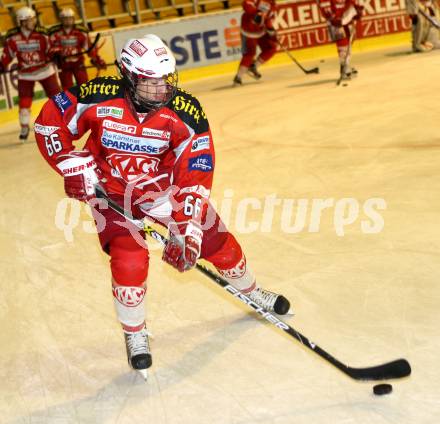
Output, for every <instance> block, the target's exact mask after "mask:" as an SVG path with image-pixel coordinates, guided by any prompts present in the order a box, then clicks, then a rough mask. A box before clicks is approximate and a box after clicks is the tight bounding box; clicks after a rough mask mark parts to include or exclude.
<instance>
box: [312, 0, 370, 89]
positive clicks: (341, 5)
mask: <svg viewBox="0 0 440 424" xmlns="http://www.w3.org/2000/svg"><path fill="white" fill-rule="evenodd" d="M317 1H318V5H319V9H320V11H321V14H322V15H323V16H324V18H325V19H326V20H327V25H328V29H329V34H330V39H331V40H332V41H333V42H335V43H336V47H337V49H338V57H339V72H340V80H349V79H351V78H352V77H355V76H356V75H357V73H358V72H357V70H356V69H355V68H353V67H351V66H350V61H351V48H352V45H353V40H354V36H355V32H356V27H355V24H356V21H358V20H359V19H360V18H361V16H362V11H363V8H364V7H363V5H362V4H361V3H360V0H317Z"/></svg>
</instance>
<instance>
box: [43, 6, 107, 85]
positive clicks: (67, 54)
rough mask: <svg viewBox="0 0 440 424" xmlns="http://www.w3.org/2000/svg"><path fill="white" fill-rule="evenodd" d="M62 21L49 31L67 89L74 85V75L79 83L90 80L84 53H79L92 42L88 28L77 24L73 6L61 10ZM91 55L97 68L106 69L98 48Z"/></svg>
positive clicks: (62, 82) (62, 81) (61, 76)
mask: <svg viewBox="0 0 440 424" xmlns="http://www.w3.org/2000/svg"><path fill="white" fill-rule="evenodd" d="M60 21H61V23H60V24H59V25H55V26H54V27H52V28H51V29H50V31H49V33H50V42H51V52H52V53H53V54H54V55H56V57H57V59H58V60H57V62H58V67H59V69H60V73H59V76H60V80H61V85H62V87H63V90H67V89H68V88H70V87H72V86H73V77H75V81H76V84H78V85H80V84H82V83H84V82H87V81H88V79H89V78H88V75H87V70H86V67H85V65H84V55H83V54H78V53H81V52H85V51H87V49H88V48H89V46H90V45H91V42H90V38H89V35H88V31H87V29H86V28H84V27H82V26H80V25H76V24H75V12H74V11H73V10H72V9H71V8H65V9H62V10H61V12H60ZM72 55H75V56H72ZM89 56H90V58H91V62H92V65H94V66H95V67H96V68H97V69H99V70H100V69H106V64H105V62H104V60H103V59H102V58H101V57H100V56H99V54H98V51H97V49H96V48H94V49H92V51H90V52H89Z"/></svg>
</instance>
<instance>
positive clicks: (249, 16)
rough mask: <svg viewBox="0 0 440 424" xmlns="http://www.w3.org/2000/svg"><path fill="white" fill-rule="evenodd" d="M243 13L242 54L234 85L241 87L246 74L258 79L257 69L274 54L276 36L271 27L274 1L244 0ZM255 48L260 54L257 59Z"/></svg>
mask: <svg viewBox="0 0 440 424" xmlns="http://www.w3.org/2000/svg"><path fill="white" fill-rule="evenodd" d="M242 6H243V10H244V13H243V14H242V15H241V39H242V43H241V44H242V54H243V57H242V58H241V61H240V64H239V67H238V71H237V74H236V75H235V77H234V85H241V84H242V78H243V75H244V74H245V73H246V72H247V73H248V74H249V75H250V76H252V77H253V78H255V79H260V78H261V74H260V72H259V71H258V67H259V66H260V65H262V64H263V63H265V62H267V61H268V60H269V59H270V58H271V57H272V56H273V55H274V54H275V52H276V49H277V38H276V37H277V34H276V31H275V29H274V26H273V19H274V17H275V10H276V5H275V0H244V1H243V4H242ZM257 47H260V50H261V52H260V54H259V55H258V57H257V59H255V55H256V54H257Z"/></svg>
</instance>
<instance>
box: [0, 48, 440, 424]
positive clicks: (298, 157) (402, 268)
mask: <svg viewBox="0 0 440 424" xmlns="http://www.w3.org/2000/svg"><path fill="white" fill-rule="evenodd" d="M406 50H408V48H407V47H401V48H395V49H391V50H383V51H379V52H375V53H369V54H362V55H361V54H357V55H355V56H354V64H355V66H357V68H358V69H359V77H358V79H357V80H355V81H353V82H350V83H349V85H348V86H347V87H336V86H335V82H336V79H337V77H338V65H337V63H336V61H335V60H327V61H326V62H325V63H319V66H320V68H321V73H320V74H319V75H309V76H307V75H304V74H302V73H301V71H300V70H299V69H298V68H296V66H295V65H294V64H289V65H285V66H279V67H273V68H270V67H268V68H266V69H265V68H264V67H263V68H262V73H263V78H262V80H261V81H259V82H253V81H252V80H251V79H250V78H248V79H246V80H245V83H246V84H245V85H244V86H243V87H238V88H230V85H231V82H232V77H233V76H232V75H225V76H221V77H216V78H211V79H205V80H203V81H199V82H196V83H191V84H185V86H184V87H185V88H186V89H188V90H190V91H192V92H193V93H194V94H195V95H197V96H198V97H199V99H200V101H201V102H202V104H203V105H204V108H205V111H206V113H207V115H208V117H209V119H210V122H211V125H212V131H213V134H214V139H215V145H216V175H215V182H214V189H213V199H214V200H216V201H217V203H218V209H219V210H220V211H221V213H222V216H224V218H225V220H226V221H227V222H228V224H229V227H230V229H231V230H232V231H233V232H234V234H236V236H237V238H238V239H239V240H240V242H241V243H242V245H243V247H244V249H245V251H246V254H247V257H248V260H249V263H250V265H251V266H252V268H253V269H254V271H255V273H256V275H257V277H258V280H259V282H260V284H261V285H263V286H264V287H266V288H268V289H273V290H275V291H279V292H282V293H283V294H284V295H285V296H287V297H289V298H290V300H291V302H292V304H293V307H294V309H295V313H296V315H295V317H293V318H288V322H289V323H291V324H292V325H293V326H294V327H295V328H297V329H298V330H300V331H301V332H303V333H304V334H305V335H306V336H308V337H310V338H311V339H312V340H313V341H315V342H316V343H318V344H319V345H320V346H322V347H323V348H324V349H326V350H328V351H329V352H330V353H332V354H334V355H335V356H336V357H337V358H339V359H340V360H342V361H344V362H347V363H348V364H350V365H351V366H355V367H361V366H371V365H376V364H378V363H382V362H386V361H389V360H393V359H397V358H399V357H405V358H407V359H408V360H409V361H410V363H411V365H412V367H413V374H412V376H411V377H410V378H407V379H404V380H400V381H398V380H396V381H393V382H392V384H393V387H394V390H393V393H392V394H391V395H389V396H385V397H379V398H378V397H376V396H374V395H373V393H372V386H373V385H374V383H359V382H354V381H352V380H350V379H349V378H348V377H346V376H344V375H343V374H342V373H340V372H339V371H338V370H336V369H334V368H333V367H332V366H330V365H328V364H327V363H326V362H325V361H323V360H322V359H320V358H319V357H318V356H316V355H314V354H313V353H312V352H310V351H309V350H306V349H305V348H303V347H301V345H300V344H299V343H298V342H296V341H295V340H293V339H291V338H289V337H287V336H286V335H284V334H283V333H282V332H280V331H278V330H277V329H275V328H274V327H273V326H270V325H269V324H265V323H264V322H263V321H261V320H260V319H258V318H256V317H255V315H254V314H253V313H252V312H250V311H248V310H247V309H246V308H245V307H244V306H242V305H241V303H239V302H238V301H236V300H234V299H231V297H230V296H229V295H228V294H226V293H224V292H223V291H222V290H221V289H220V288H218V287H217V286H215V285H214V284H213V283H211V282H210V281H209V280H207V279H206V277H204V276H203V275H201V274H199V273H197V272H195V271H194V272H191V273H187V274H185V275H178V273H177V272H174V271H173V270H171V269H169V267H167V266H166V265H165V264H163V263H162V262H161V261H160V256H159V255H158V254H157V253H156V252H157V251H158V249H157V248H154V246H153V247H152V250H153V253H152V260H151V265H150V276H149V291H148V296H147V306H148V308H147V309H148V325H149V328H150V330H152V332H153V333H154V335H155V338H154V340H153V341H152V351H153V367H152V368H151V370H150V371H149V382H148V383H147V384H145V383H144V381H143V380H142V378H141V376H138V375H137V374H136V373H135V372H133V371H130V370H129V369H128V366H127V363H126V355H125V347H124V341H123V336H122V333H121V331H120V329H119V326H118V323H117V322H116V320H115V316H114V311H113V301H112V296H111V290H110V271H109V267H108V264H107V261H108V259H107V257H106V256H105V255H104V254H103V253H101V251H100V248H99V245H98V242H97V240H96V235H95V234H91V233H90V231H88V230H89V229H90V227H91V218H90V216H88V215H87V213H86V210H85V209H84V208H83V207H81V210H79V209H77V208H75V206H73V211H72V213H71V214H70V215H68V217H67V218H66V220H65V221H63V220H61V219H60V218H58V219H56V218H55V215H56V211H57V208H58V211H59V212H60V211H61V212H62V210H63V209H62V207H63V204H61V205H60V204H59V201H60V199H62V197H63V186H62V182H61V179H60V178H59V177H58V176H57V175H56V174H55V172H53V171H52V170H51V169H50V168H49V167H48V166H47V165H46V163H45V162H43V160H42V159H41V158H40V155H39V153H38V151H37V148H36V145H35V143H34V142H32V140H31V141H30V142H28V143H27V144H25V145H21V144H19V142H18V140H17V141H16V139H17V134H18V129H17V125H13V126H12V125H9V126H4V127H3V128H2V131H1V135H0V170H1V171H0V183H1V187H2V194H1V208H2V210H1V213H0V228H1V232H0V264H1V266H0V276H1V289H0V328H1V331H0V343H1V349H0V422H2V423H13V424H18V423H32V424H34V423H57V424H59V423H60V424H61V423H63V424H64V423H87V424H92V423H100V424H101V423H102V424H103V423H121V424H122V423H152V424H153V423H154V424H165V423H167V424H177V423H182V424H202V423H203V424H205V423H212V424H217V423H222V424H223V423H224V424H245V423H246V424H247V423H249V424H250V423H262V424H284V423H286V424H287V423H289V424H290V423H295V424H310V423H313V424H328V423H337V424H367V423H374V424H382V423H387V424H389V423H395V424H414V423H417V424H433V423H435V422H437V421H438V416H439V413H440V396H439V393H440V371H439V370H440V367H439V354H438V352H439V350H440V334H439V333H440V330H439V328H440V326H439V322H440V312H439V309H440V308H439V305H440V285H439V276H440V253H439V252H440V241H439V240H440V227H439V210H440V196H439V187H440V127H439V110H440V109H439V100H438V99H439V76H438V75H439V69H440V55H439V54H438V53H437V52H433V53H429V54H425V55H423V54H419V55H408V54H405V52H406ZM316 64H317V62H310V63H305V64H304V65H305V66H309V67H312V66H315V65H316ZM375 198H376V199H383V200H381V202H382V203H380V202H379V203H378V204H381V205H382V206H384V207H385V209H383V210H379V209H377V208H376V211H377V213H378V214H379V215H380V217H381V218H382V219H383V224H384V226H383V229H382V230H381V231H379V232H377V233H370V234H368V233H365V231H363V228H367V227H368V225H367V224H368V223H370V224H371V223H372V220H371V219H370V218H369V216H368V215H367V214H366V212H365V209H364V208H365V207H366V206H365V204H366V202H367V201H369V199H375ZM243 199H247V200H243ZM301 199H302V200H301ZM326 199H327V200H326ZM344 199H351V200H344ZM278 200H279V202H278ZM246 201H247V202H252V203H248V207H247V209H245V206H246V203H245V202H246ZM271 201H272V202H273V204H274V206H273V214H272V218H271V214H270V202H271ZM324 201H326V202H327V204H328V205H329V206H330V207H329V208H327V209H324V210H323V211H322V217H321V220H318V219H317V216H319V214H318V212H319V210H318V212H317V209H316V208H317V207H318V206H319V205H320V204H324V203H323V202H324ZM277 202H278V203H277ZM298 202H299V203H298ZM289 204H290V205H293V211H294V212H295V210H296V209H295V207H296V205H297V204H301V205H302V211H303V218H304V228H302V225H301V221H300V220H299V221H298V222H297V223H296V224H297V227H296V228H294V227H292V226H293V224H294V222H293V221H294V215H292V220H291V222H290V230H289V225H288V224H289V222H288V221H286V216H287V217H289V213H288V212H289V209H288V206H289ZM229 205H231V207H229ZM252 205H253V206H254V207H255V208H256V209H252V207H251V206H252ZM267 205H269V206H267ZM313 205H314V206H313ZM356 205H358V206H359V211H358V212H356ZM64 206H66V205H65V204H64ZM76 206H78V205H76ZM265 206H266V207H267V208H269V209H267V210H266V212H265V213H264V207H265ZM312 206H313V211H314V212H312ZM258 207H260V209H257V208H258ZM349 208H351V209H349ZM240 210H241V212H240ZM245 210H246V211H247V215H246V216H245V218H246V219H243V211H245ZM283 211H284V212H283ZM75 213H78V214H79V215H75ZM283 213H284V217H283ZM349 213H351V214H352V215H351V216H349V215H348V214H349ZM313 214H314V215H313ZM335 214H336V216H337V218H338V217H339V218H338V219H339V221H338V219H335ZM341 216H342V219H344V217H345V219H346V220H347V222H350V221H352V223H351V224H347V225H345V226H341V225H340V223H341V222H340V219H341ZM61 217H62V214H61ZM69 219H70V220H71V221H77V222H78V226H77V227H76V228H75V229H74V230H73V231H72V232H71V233H70V232H67V239H68V240H71V241H68V240H66V238H65V235H64V233H63V231H61V230H60V229H59V228H57V227H61V228H62V227H63V225H65V223H66V222H68V220H69ZM363 221H364V223H363V224H362V222H363ZM63 222H64V224H63ZM252 222H253V223H256V226H257V229H253V228H252V226H249V225H250V224H252ZM379 223H380V222H379ZM366 225H367V227H365V226H366ZM254 227H255V225H254ZM85 230H86V231H85ZM87 231H88V232H87ZM288 231H290V232H288ZM342 234H343V235H342Z"/></svg>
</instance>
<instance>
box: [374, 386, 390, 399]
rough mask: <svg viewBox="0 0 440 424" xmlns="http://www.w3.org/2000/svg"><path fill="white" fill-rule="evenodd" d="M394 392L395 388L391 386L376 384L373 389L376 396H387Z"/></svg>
mask: <svg viewBox="0 0 440 424" xmlns="http://www.w3.org/2000/svg"><path fill="white" fill-rule="evenodd" d="M392 391H393V386H392V385H391V384H376V385H375V386H374V387H373V392H374V394H375V395H378V396H382V395H387V394H389V393H391V392H392Z"/></svg>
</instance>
